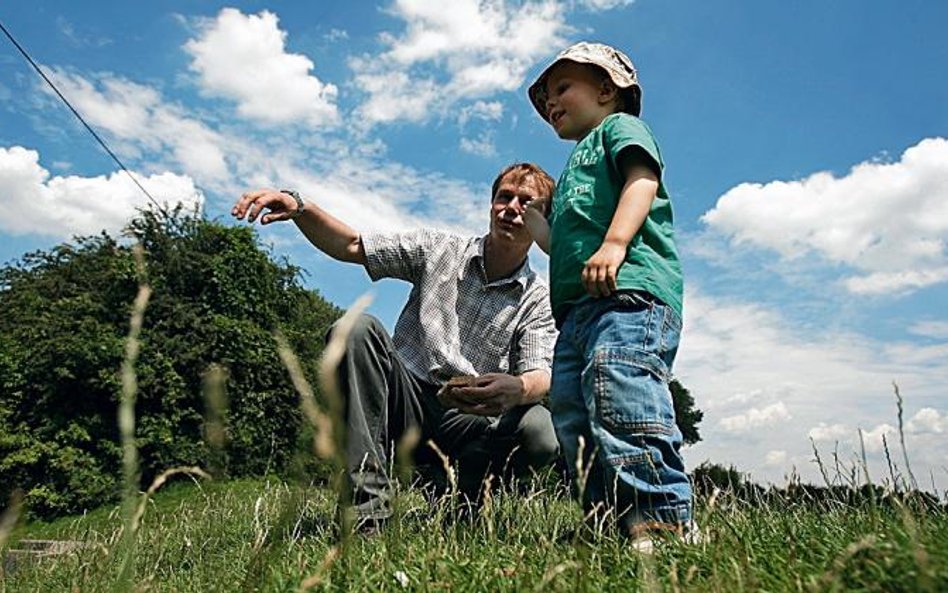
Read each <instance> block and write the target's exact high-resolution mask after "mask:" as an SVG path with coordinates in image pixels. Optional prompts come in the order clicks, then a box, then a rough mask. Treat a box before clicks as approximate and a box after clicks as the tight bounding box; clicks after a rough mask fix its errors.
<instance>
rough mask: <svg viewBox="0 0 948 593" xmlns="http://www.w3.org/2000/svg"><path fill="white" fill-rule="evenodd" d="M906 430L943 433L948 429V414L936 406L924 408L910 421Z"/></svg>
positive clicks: (922, 432)
mask: <svg viewBox="0 0 948 593" xmlns="http://www.w3.org/2000/svg"><path fill="white" fill-rule="evenodd" d="M905 430H906V431H907V432H910V433H913V434H942V433H943V432H945V431H948V415H945V414H942V413H940V412H939V411H938V410H936V409H935V408H922V409H921V410H919V411H918V412H916V413H915V415H914V416H912V419H911V420H909V421H908V424H906V425H905Z"/></svg>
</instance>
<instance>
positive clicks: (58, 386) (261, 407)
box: [0, 209, 341, 517]
mask: <svg viewBox="0 0 948 593" xmlns="http://www.w3.org/2000/svg"><path fill="white" fill-rule="evenodd" d="M127 233H128V237H129V238H130V239H133V240H135V241H137V242H138V243H140V244H141V245H142V247H143V248H144V251H145V257H146V263H147V280H148V282H149V283H150V285H151V287H152V290H153V293H152V294H153V296H152V299H151V302H150V304H149V306H148V309H147V310H146V311H145V323H144V326H143V329H142V333H141V343H142V348H141V354H140V357H139V359H138V363H137V365H136V372H137V376H138V398H137V404H136V416H137V427H136V442H137V445H138V447H139V451H140V454H141V471H142V476H141V477H142V481H143V483H144V484H145V485H146V486H147V484H148V483H150V480H151V479H152V477H153V476H154V475H156V473H158V472H160V471H162V470H164V469H166V468H168V467H170V466H175V465H183V464H188V465H192V464H194V465H206V464H207V461H208V460H209V459H210V458H211V456H212V454H214V452H212V451H210V450H209V447H208V445H207V443H206V441H205V439H204V434H203V433H204V430H205V426H204V408H205V402H204V398H203V396H202V385H201V382H202V375H203V374H204V373H205V372H206V370H207V369H208V367H209V365H211V364H212V363H217V364H220V365H223V366H224V367H226V368H227V369H228V371H229V372H228V378H227V383H226V393H227V395H228V397H229V407H228V409H227V412H226V441H227V444H226V446H225V448H224V451H223V455H221V456H219V457H220V458H221V463H222V464H223V467H222V468H221V469H222V470H223V471H225V472H227V473H229V474H231V475H248V474H262V473H264V472H265V471H267V470H270V469H272V470H275V471H281V470H283V469H285V468H286V467H288V464H289V462H290V460H291V459H292V457H293V454H294V452H295V450H296V442H297V439H298V436H299V435H298V432H299V427H300V422H299V413H298V405H297V394H296V392H295V390H294V389H293V388H292V386H291V384H290V381H289V378H288V376H287V372H286V371H285V369H284V368H283V365H282V363H281V362H280V359H279V357H278V355H277V350H276V347H275V343H274V338H273V332H274V331H275V330H277V329H280V330H281V331H282V332H283V333H284V335H285V336H286V337H287V339H288V341H289V342H290V344H291V345H292V347H293V348H294V350H295V351H296V353H297V355H298V356H299V358H300V360H301V363H302V365H303V367H304V372H305V374H306V375H307V376H308V377H309V378H310V379H311V380H313V379H314V378H315V375H316V365H317V361H318V358H319V355H320V353H321V351H322V344H323V336H324V335H325V333H326V331H327V330H328V328H329V326H330V325H331V323H332V322H333V321H334V320H335V319H336V318H338V316H339V315H340V313H341V312H340V311H339V310H338V309H337V308H336V307H334V306H332V305H331V304H329V303H327V302H326V301H324V300H323V299H321V298H320V297H319V295H318V294H316V293H315V292H312V291H309V290H306V289H304V288H303V287H302V286H301V285H300V283H299V270H298V269H297V268H294V267H293V266H290V265H288V264H286V263H285V262H275V261H273V259H272V258H271V257H270V255H269V254H268V253H267V252H265V251H263V250H262V249H261V248H260V247H259V246H258V244H257V239H256V235H255V233H254V231H253V230H252V229H251V228H249V227H241V228H236V227H228V226H224V225H222V224H219V223H215V222H212V221H208V220H206V219H204V218H203V217H201V216H198V215H195V214H191V213H187V212H184V211H182V210H181V209H177V210H175V211H173V212H171V213H168V214H155V213H152V212H145V213H142V214H140V215H139V216H138V217H136V218H135V219H134V220H133V221H132V222H131V223H130V224H129V226H128V228H127ZM137 288H138V280H137V275H136V268H135V262H134V259H133V256H132V250H131V245H130V241H128V240H120V239H116V238H113V237H111V236H109V235H107V234H104V233H103V234H101V235H98V236H92V237H82V238H77V239H75V241H74V242H73V243H72V244H63V245H60V246H57V247H55V248H53V249H51V250H49V251H37V252H34V253H30V254H27V255H25V256H24V257H23V258H22V261H20V262H17V263H14V264H11V265H8V266H6V267H4V268H2V269H0V310H2V311H3V312H4V314H3V315H2V316H0V389H2V391H0V500H6V499H7V497H8V496H9V493H10V491H11V490H12V489H13V488H17V487H19V488H22V489H23V490H24V491H25V492H26V502H27V505H28V507H29V509H30V511H31V513H33V514H34V515H38V516H46V517H50V516H55V515H59V514H65V513H73V512H78V511H81V510H83V509H88V508H90V507H92V506H95V505H99V504H101V503H102V502H104V501H107V500H110V499H113V498H114V497H115V496H116V495H117V494H118V492H119V480H120V476H121V450H120V446H119V435H118V428H117V421H116V410H117V405H118V401H119V398H120V393H121V383H120V378H119V376H118V371H119V368H120V365H121V361H122V355H123V347H124V339H125V335H126V334H127V332H128V324H129V313H130V306H131V303H132V301H133V299H134V297H135V293H136V291H137Z"/></svg>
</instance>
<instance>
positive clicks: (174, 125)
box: [43, 69, 240, 185]
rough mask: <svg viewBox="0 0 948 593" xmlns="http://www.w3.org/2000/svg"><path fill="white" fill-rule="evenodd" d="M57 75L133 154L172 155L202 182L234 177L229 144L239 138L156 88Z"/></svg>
mask: <svg viewBox="0 0 948 593" xmlns="http://www.w3.org/2000/svg"><path fill="white" fill-rule="evenodd" d="M52 78H53V80H55V82H56V84H57V86H58V87H59V88H60V89H61V90H62V92H63V93H64V94H65V95H66V96H67V97H69V98H70V101H71V102H72V103H73V104H74V105H75V107H76V109H78V110H79V112H80V113H82V114H83V117H84V118H85V119H86V120H87V121H88V122H89V123H90V124H92V125H93V126H94V127H95V128H97V129H99V130H100V131H101V130H105V131H107V132H109V133H110V134H112V135H113V136H114V137H116V138H118V139H120V140H122V141H123V144H121V146H120V147H116V146H113V149H116V148H121V149H123V150H119V152H120V153H122V154H128V153H132V156H138V155H139V154H141V152H143V151H144V152H150V153H157V154H162V155H166V156H169V157H170V160H171V161H172V162H173V163H175V164H176V165H177V166H178V167H180V168H181V169H183V170H185V171H187V172H188V173H189V174H191V175H192V176H194V177H195V178H197V179H198V181H199V182H200V183H202V184H206V185H216V184H220V183H223V182H225V181H227V180H228V178H229V175H230V172H229V168H228V164H227V161H226V160H225V153H224V147H225V146H227V147H232V148H233V147H235V142H234V141H232V140H231V139H225V138H224V137H223V136H222V135H221V134H219V133H217V132H215V131H214V130H212V129H211V128H209V127H208V126H206V125H204V124H203V123H201V122H200V121H198V120H196V119H193V118H191V117H189V116H188V115H186V112H185V110H184V109H183V108H181V107H178V106H175V105H170V104H167V103H165V102H164V101H163V99H162V97H161V93H159V92H158V91H157V90H155V89H154V88H152V87H148V86H145V85H141V84H138V83H135V82H131V81H129V80H126V79H124V78H119V77H115V76H110V75H103V76H101V77H100V78H99V80H98V81H97V82H91V81H90V80H88V79H86V78H84V77H82V76H80V75H78V74H70V73H67V72H64V71H62V70H58V69H53V71H52ZM43 89H44V92H49V91H47V90H46V88H45V87H43ZM236 144H237V145H239V144H240V143H236ZM123 160H124V159H123Z"/></svg>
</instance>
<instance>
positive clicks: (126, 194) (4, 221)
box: [0, 146, 204, 239]
mask: <svg viewBox="0 0 948 593" xmlns="http://www.w3.org/2000/svg"><path fill="white" fill-rule="evenodd" d="M136 177H137V178H138V180H139V182H140V183H141V184H142V185H143V186H144V187H145V189H147V190H148V193H150V194H151V195H152V196H153V197H154V198H155V199H156V200H157V201H158V202H159V203H160V204H162V206H164V205H165V204H169V205H172V206H173V205H174V204H176V203H179V202H180V203H183V204H185V205H186V206H187V207H189V208H190V207H193V206H194V205H197V206H200V205H201V204H202V203H203V200H204V196H203V195H202V194H201V192H199V191H198V190H197V189H196V188H195V187H194V182H193V181H192V180H191V179H190V178H189V177H186V176H181V175H175V174H173V173H161V174H156V175H150V176H144V175H136ZM0 195H2V196H3V199H4V207H5V209H6V212H7V214H8V216H4V217H2V218H0V229H2V230H3V231H4V232H7V233H10V234H13V235H22V234H28V233H33V234H37V235H45V236H50V237H56V238H57V239H68V238H70V237H72V236H74V235H90V234H97V233H98V232H100V231H102V230H106V231H109V232H111V233H113V234H114V233H116V232H118V231H120V230H121V229H122V228H123V227H124V226H125V225H126V224H127V223H128V221H129V220H130V219H131V218H132V217H133V216H134V214H135V211H136V209H142V208H151V207H152V203H151V202H150V200H149V199H148V198H147V197H146V196H145V195H144V194H143V193H142V192H141V190H139V189H138V187H137V186H136V185H135V184H134V182H133V181H132V180H131V179H130V178H129V177H128V176H127V175H126V174H125V173H124V172H122V171H117V172H115V173H112V174H111V175H108V176H98V177H77V176H67V177H60V176H55V177H50V174H49V171H47V170H46V169H45V168H43V167H42V166H41V165H40V164H39V153H37V152H36V151H35V150H29V149H26V148H23V147H22V146H11V147H10V148H3V147H0ZM14 214H15V215H14Z"/></svg>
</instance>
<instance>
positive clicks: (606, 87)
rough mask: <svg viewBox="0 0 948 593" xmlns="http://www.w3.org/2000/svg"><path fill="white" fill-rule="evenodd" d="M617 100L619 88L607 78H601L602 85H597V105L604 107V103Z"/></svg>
mask: <svg viewBox="0 0 948 593" xmlns="http://www.w3.org/2000/svg"><path fill="white" fill-rule="evenodd" d="M618 98H619V88H618V87H617V86H616V84H615V83H614V82H612V79H611V78H609V77H608V76H607V77H605V78H603V79H602V83H600V85H599V104H600V105H605V104H606V103H608V102H610V101H612V100H614V99H618Z"/></svg>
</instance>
